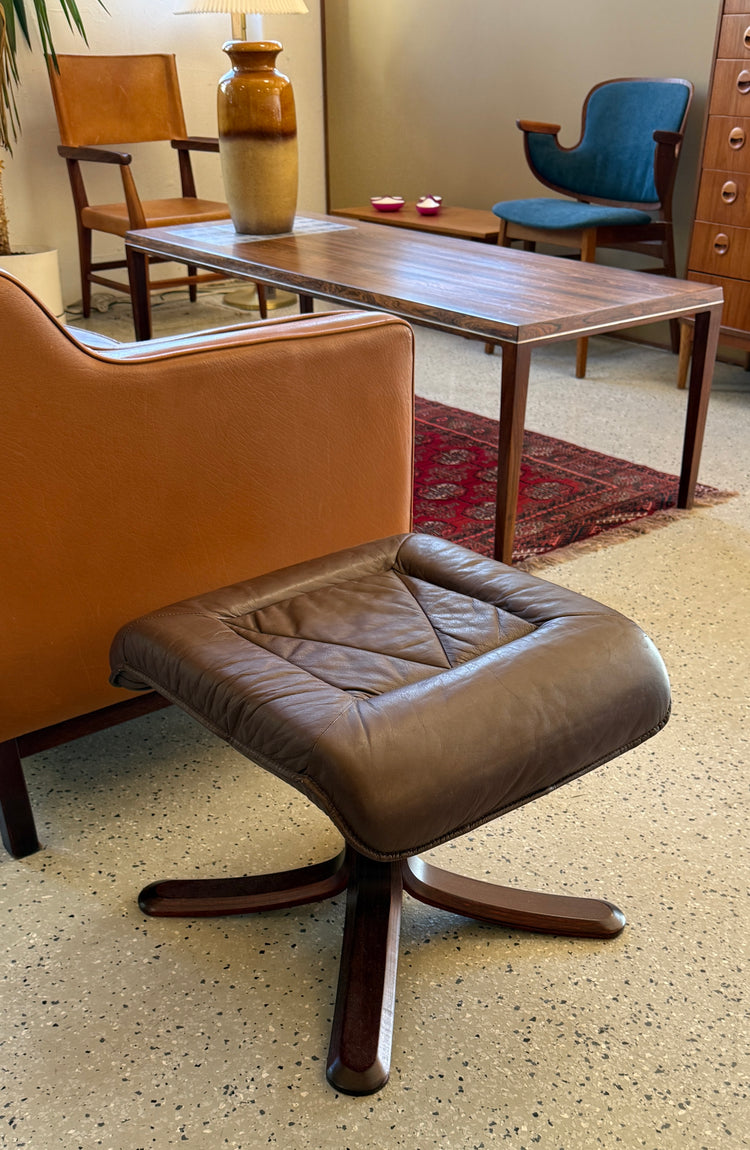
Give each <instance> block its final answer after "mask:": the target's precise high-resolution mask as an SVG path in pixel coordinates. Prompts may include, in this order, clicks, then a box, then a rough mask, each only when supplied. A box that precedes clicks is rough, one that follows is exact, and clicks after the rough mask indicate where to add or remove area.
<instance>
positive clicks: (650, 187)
mask: <svg viewBox="0 0 750 1150" xmlns="http://www.w3.org/2000/svg"><path fill="white" fill-rule="evenodd" d="M690 94H691V88H690V85H689V84H687V83H686V82H685V83H679V82H676V81H674V80H613V81H611V82H609V83H606V84H603V85H602V86H601V87H599V88H595V89H594V90H593V91H592V92H591V93H590V95H589V98H588V104H587V107H586V121H585V124H584V130H583V137H582V139H581V142H580V143H579V144H578V145H577V146H576V147H575V148H572V149H570V150H564V149H563V150H561V149H560V147H559V145H558V144H557V143H556V142H555V139H554V137H553V136H549V135H545V134H542V133H540V132H532V133H530V134H529V136H528V149H529V156H530V159H531V162H532V165H533V166H534V167H535V168H536V169H537V170H538V172H539V174H540V175H541V176H543V178H544V179H545V180H548V181H549V182H550V183H552V184H556V185H558V186H559V187H561V188H563V189H566V190H568V191H570V192H571V193H572V194H573V195H582V196H592V197H595V198H597V199H604V200H623V201H627V202H628V203H639V204H656V203H658V201H659V195H658V192H657V190H656V186H655V184H654V149H655V146H656V145H655V144H654V138H653V133H654V132H655V131H657V130H660V131H667V132H677V131H679V130H680V128H681V126H682V122H683V119H684V116H685V110H686V108H687V106H688V102H689V100H690Z"/></svg>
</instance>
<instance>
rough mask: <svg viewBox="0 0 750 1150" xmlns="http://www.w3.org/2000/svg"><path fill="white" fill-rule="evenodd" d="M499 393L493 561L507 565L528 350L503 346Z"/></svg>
mask: <svg viewBox="0 0 750 1150" xmlns="http://www.w3.org/2000/svg"><path fill="white" fill-rule="evenodd" d="M502 348H503V369H502V384H501V392H500V432H499V436H498V450H497V509H496V514H495V558H496V559H499V560H500V562H501V563H510V562H511V560H512V558H513V537H514V535H515V530H516V509H517V506H518V486H519V482H520V478H521V453H522V451H523V425H524V419H525V416H526V396H527V394H528V390H529V368H530V366H531V347H530V346H529V345H527V344H514V343H510V344H509V343H504V344H503V345H502Z"/></svg>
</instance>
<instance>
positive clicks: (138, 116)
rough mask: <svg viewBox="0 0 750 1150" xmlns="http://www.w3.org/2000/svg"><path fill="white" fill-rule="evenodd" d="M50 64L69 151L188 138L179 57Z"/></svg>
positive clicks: (69, 59) (74, 59)
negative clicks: (180, 85)
mask: <svg viewBox="0 0 750 1150" xmlns="http://www.w3.org/2000/svg"><path fill="white" fill-rule="evenodd" d="M57 63H58V68H59V71H58V70H56V69H55V67H54V64H53V63H52V62H51V60H49V59H48V61H47V67H48V70H49V77H50V84H51V86H52V97H53V99H54V102H55V112H56V113H57V120H58V124H59V127H60V140H61V142H62V143H63V144H65V145H67V146H68V147H91V146H95V145H98V144H116V143H129V144H136V143H140V142H142V141H145V140H172V139H184V137H185V136H186V135H187V130H186V127H185V116H184V113H183V110H182V100H181V98H180V88H179V83H178V79H177V67H176V65H175V58H174V56H171V55H166V54H160V55H148V56H66V55H58V57H57Z"/></svg>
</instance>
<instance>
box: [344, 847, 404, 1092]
mask: <svg viewBox="0 0 750 1150" xmlns="http://www.w3.org/2000/svg"><path fill="white" fill-rule="evenodd" d="M352 854H353V856H354V857H353V860H352V874H351V878H350V880H349V893H348V895H347V902H346V921H345V923H344V941H343V945H342V951H341V967H340V971H339V983H338V990H337V992H336V1010H335V1013H334V1018H333V1028H332V1031H331V1045H330V1047H329V1051H328V1065H327V1071H326V1074H327V1077H328V1081H329V1082H330V1084H331V1086H333V1087H334V1088H335V1089H336V1090H340V1091H341V1092H342V1093H343V1094H374V1093H375V1091H376V1090H380V1089H381V1087H383V1086H385V1084H386V1082H387V1081H388V1075H389V1073H390V1066H391V1038H392V1035H393V1012H394V1006H395V1000H396V969H397V966H398V940H399V934H400V929H401V901H402V892H403V888H402V884H401V863H399V862H395V863H382V862H373V860H372V859H368V858H365V856H364V855H360V854H357V853H355V852H352Z"/></svg>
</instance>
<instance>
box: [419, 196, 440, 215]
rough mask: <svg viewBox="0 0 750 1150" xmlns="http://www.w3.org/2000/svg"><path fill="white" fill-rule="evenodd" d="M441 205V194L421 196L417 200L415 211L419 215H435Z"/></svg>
mask: <svg viewBox="0 0 750 1150" xmlns="http://www.w3.org/2000/svg"><path fill="white" fill-rule="evenodd" d="M442 206H443V197H442V196H422V198H421V199H419V200H417V211H418V212H419V214H420V216H436V215H437V214H438V212H439V211H440V209H441V207H442Z"/></svg>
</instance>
